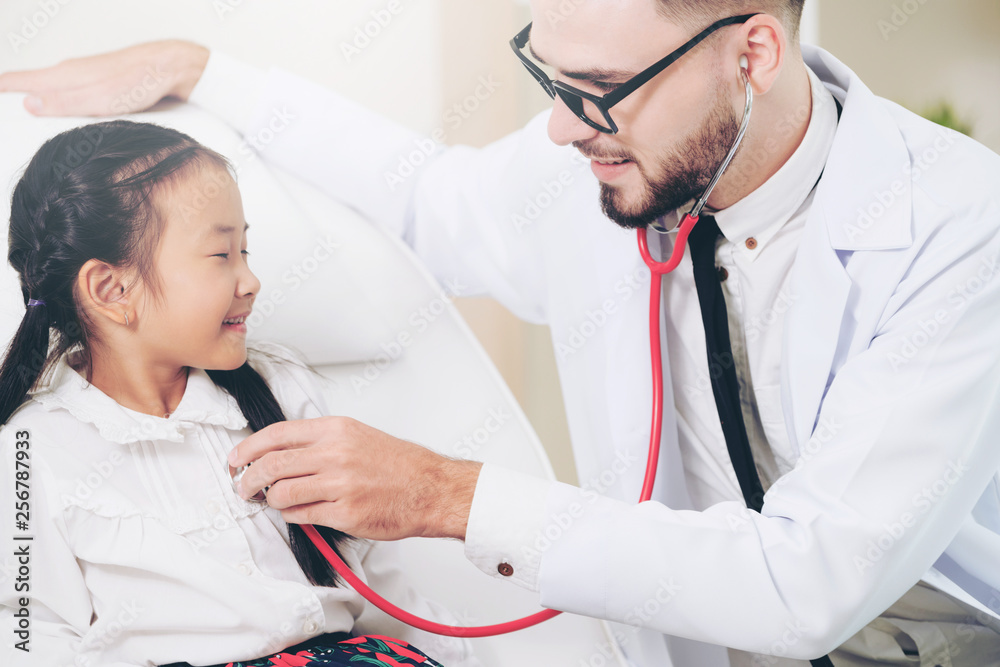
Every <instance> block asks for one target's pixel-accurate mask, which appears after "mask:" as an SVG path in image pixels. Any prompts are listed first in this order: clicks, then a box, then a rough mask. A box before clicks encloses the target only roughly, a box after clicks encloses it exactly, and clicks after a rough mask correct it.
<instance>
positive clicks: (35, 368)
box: [0, 299, 49, 425]
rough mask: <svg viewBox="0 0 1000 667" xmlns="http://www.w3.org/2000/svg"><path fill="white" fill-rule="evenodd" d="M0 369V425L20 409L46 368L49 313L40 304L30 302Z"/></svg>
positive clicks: (43, 304)
mask: <svg viewBox="0 0 1000 667" xmlns="http://www.w3.org/2000/svg"><path fill="white" fill-rule="evenodd" d="M27 308H28V309H27V311H26V312H25V313H24V319H22V320H21V326H19V327H18V328H17V333H15V334H14V338H13V339H12V340H11V341H10V345H8V346H7V354H6V355H5V356H4V360H3V365H2V366H0V425H2V424H6V423H7V420H8V419H10V416H11V415H12V414H14V412H15V411H16V410H17V409H18V408H19V407H21V404H22V403H24V399H26V398H27V397H28V392H29V391H30V390H31V388H32V387H34V386H35V383H36V382H37V381H38V378H39V376H41V374H42V371H43V370H44V369H45V367H46V365H47V364H46V360H47V357H48V352H49V313H48V310H47V309H46V307H45V302H44V301H36V300H34V299H30V300H29V301H28V307H27Z"/></svg>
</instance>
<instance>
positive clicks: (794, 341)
mask: <svg viewBox="0 0 1000 667" xmlns="http://www.w3.org/2000/svg"><path fill="white" fill-rule="evenodd" d="M803 54H804V56H805V57H806V62H807V63H808V64H809V66H810V67H812V69H813V71H815V72H816V74H817V75H818V76H819V78H820V79H821V80H822V81H823V82H824V84H825V85H827V87H828V88H829V89H830V90H831V92H833V93H834V95H836V96H837V97H838V99H840V100H841V102H842V103H843V105H844V110H843V115H842V117H841V119H840V124H839V127H838V129H837V135H836V138H835V139H834V144H833V147H832V149H831V151H830V156H829V158H828V160H827V165H826V169H825V171H824V175H823V178H822V179H821V181H820V184H819V186H818V188H817V191H816V195H815V199H814V201H813V206H812V210H811V213H810V215H809V218H808V219H807V221H806V224H805V228H804V230H803V233H802V240H801V244H800V246H799V250H798V253H797V255H796V259H795V265H794V268H793V274H792V281H791V284H792V291H793V303H792V306H791V307H790V308H789V311H788V313H787V315H786V318H785V328H784V339H785V346H784V351H783V355H782V384H781V389H782V405H783V407H784V411H785V423H786V426H787V428H788V435H789V438H790V440H791V442H792V444H793V447H795V448H797V449H798V451H799V452H801V451H802V447H803V446H804V445H805V443H806V441H807V440H808V439H809V437H810V436H811V435H812V432H813V429H814V427H815V425H816V423H817V419H818V416H819V410H820V404H821V403H822V400H823V396H824V394H825V392H826V387H827V384H828V382H829V380H830V377H831V374H832V373H835V372H836V371H837V369H838V368H839V365H840V364H841V363H843V361H844V359H845V358H846V355H847V351H848V350H849V349H851V347H852V346H851V342H852V332H853V333H858V332H856V329H855V327H854V326H851V324H852V323H853V322H857V321H858V320H859V319H862V318H861V317H859V313H858V312H853V313H846V312H845V311H847V309H848V305H849V302H850V305H851V308H852V309H854V310H857V311H860V310H861V309H862V308H864V307H865V306H866V305H867V301H872V302H873V303H876V302H878V301H879V300H880V299H879V296H880V295H883V294H884V289H883V288H885V287H886V285H881V284H877V283H874V282H873V280H872V279H873V278H874V279H875V280H878V279H879V275H878V273H879V272H878V271H875V272H872V271H870V270H869V271H865V267H866V266H868V267H869V268H871V267H870V264H869V262H870V260H874V259H875V257H873V256H872V255H873V253H872V252H870V251H879V250H892V249H896V248H904V247H908V246H909V245H910V244H911V243H912V234H911V205H912V202H911V199H912V191H911V188H912V185H911V182H910V178H909V174H910V158H909V152H908V150H907V148H906V144H905V142H904V141H903V138H902V136H901V135H900V132H899V126H898V125H897V124H896V122H895V121H894V119H893V118H892V117H891V115H890V114H889V112H888V110H887V109H886V107H885V106H884V105H885V102H883V101H882V100H879V99H878V98H876V97H875V95H874V94H872V92H871V91H870V90H869V89H868V88H867V87H865V86H864V84H863V83H861V81H860V80H858V78H857V77H856V76H855V75H854V73H853V72H851V71H850V70H849V69H848V68H847V67H845V66H844V65H843V64H842V63H840V62H839V61H838V60H837V59H836V58H834V57H833V56H831V55H830V54H828V53H826V52H825V51H821V50H819V49H815V48H812V47H804V48H803ZM861 273H865V280H863V281H861V280H855V279H854V278H852V276H858V275H860V274H861ZM896 277H897V276H894V275H888V274H886V275H884V276H882V278H883V280H882V282H885V281H894V280H895V278H896ZM893 284H895V283H894V282H893ZM862 285H864V288H865V289H864V291H865V293H864V294H862V293H861V292H860V291H859V290H860V288H861V286H862ZM852 287H854V288H855V292H856V293H855V294H854V295H853V296H852ZM866 297H867V299H866ZM863 319H865V320H868V319H870V318H863ZM859 335H866V334H865V332H860V333H859Z"/></svg>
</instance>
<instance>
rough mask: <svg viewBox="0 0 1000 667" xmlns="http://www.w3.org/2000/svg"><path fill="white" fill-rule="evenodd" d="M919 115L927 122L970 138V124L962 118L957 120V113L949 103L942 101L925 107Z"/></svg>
mask: <svg viewBox="0 0 1000 667" xmlns="http://www.w3.org/2000/svg"><path fill="white" fill-rule="evenodd" d="M920 115H921V116H923V117H924V118H926V119H927V120H930V121H933V122H935V123H937V124H938V125H944V126H945V127H948V128H951V129H953V130H956V131H957V132H961V133H962V134H964V135H967V136H970V137H971V136H972V123H970V122H969V121H967V120H965V119H963V118H959V116H958V113H957V112H956V111H955V107H953V106H952V105H951V103H950V102H945V101H943V100H942V101H941V102H938V103H937V104H934V105H932V106H929V107H926V108H925V109H924V110H923V112H922V113H921V114H920Z"/></svg>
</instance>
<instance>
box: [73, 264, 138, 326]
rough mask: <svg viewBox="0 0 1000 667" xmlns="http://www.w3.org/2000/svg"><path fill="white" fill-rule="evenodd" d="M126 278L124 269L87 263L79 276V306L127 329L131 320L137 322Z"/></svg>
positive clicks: (77, 278) (77, 284)
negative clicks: (130, 301)
mask: <svg viewBox="0 0 1000 667" xmlns="http://www.w3.org/2000/svg"><path fill="white" fill-rule="evenodd" d="M125 278H126V274H125V272H124V271H123V270H122V269H119V268H117V267H114V266H111V265H110V264H108V263H107V262H102V261H100V260H97V259H89V260H87V262H86V263H85V264H84V265H83V266H82V267H80V272H79V273H78V274H77V277H76V288H77V294H78V295H79V298H80V307H81V308H82V309H83V310H84V311H86V312H87V313H91V314H94V315H102V316H104V317H106V318H108V319H109V320H111V321H113V322H116V323H118V324H123V325H125V326H128V323H129V320H131V321H133V322H134V321H135V316H134V310H133V309H132V304H130V303H129V297H130V293H129V292H127V291H126V283H125ZM130 315H132V317H129V316H130Z"/></svg>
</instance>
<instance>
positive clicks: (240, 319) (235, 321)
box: [222, 313, 250, 324]
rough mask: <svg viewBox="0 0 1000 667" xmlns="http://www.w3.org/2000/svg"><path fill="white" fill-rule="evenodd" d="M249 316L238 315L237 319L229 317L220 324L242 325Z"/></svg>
mask: <svg viewBox="0 0 1000 667" xmlns="http://www.w3.org/2000/svg"><path fill="white" fill-rule="evenodd" d="M249 315H250V314H249V313H247V314H246V315H240V316H239V317H230V318H229V319H226V320H222V323H223V324H243V323H244V322H246V319H247V317H248V316H249Z"/></svg>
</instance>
